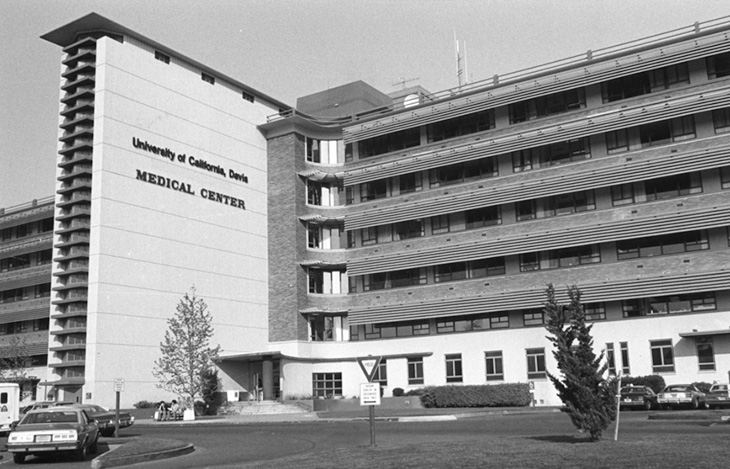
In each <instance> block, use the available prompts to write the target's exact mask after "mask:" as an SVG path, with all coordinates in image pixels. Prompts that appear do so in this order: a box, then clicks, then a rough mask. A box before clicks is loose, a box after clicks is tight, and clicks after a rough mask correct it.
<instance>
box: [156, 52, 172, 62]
mask: <svg viewBox="0 0 730 469" xmlns="http://www.w3.org/2000/svg"><path fill="white" fill-rule="evenodd" d="M155 58H156V59H157V60H159V61H160V62H165V63H166V64H169V63H170V56H169V55H167V54H163V53H162V52H160V51H158V50H156V51H155Z"/></svg>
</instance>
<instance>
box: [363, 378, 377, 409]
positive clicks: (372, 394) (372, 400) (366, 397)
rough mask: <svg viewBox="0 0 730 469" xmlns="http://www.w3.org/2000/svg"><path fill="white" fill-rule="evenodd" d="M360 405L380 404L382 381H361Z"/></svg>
mask: <svg viewBox="0 0 730 469" xmlns="http://www.w3.org/2000/svg"><path fill="white" fill-rule="evenodd" d="M360 405H380V383H360Z"/></svg>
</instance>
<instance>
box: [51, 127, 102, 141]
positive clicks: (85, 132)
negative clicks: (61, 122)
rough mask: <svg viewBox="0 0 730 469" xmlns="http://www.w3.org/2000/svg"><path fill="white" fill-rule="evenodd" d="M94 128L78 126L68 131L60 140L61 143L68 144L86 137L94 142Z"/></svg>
mask: <svg viewBox="0 0 730 469" xmlns="http://www.w3.org/2000/svg"><path fill="white" fill-rule="evenodd" d="M93 135H94V126H93V125H90V124H76V125H74V126H72V127H69V128H67V129H66V131H65V132H64V134H63V135H62V136H61V137H60V138H59V139H58V140H59V141H61V142H68V141H71V140H72V139H76V138H78V137H81V136H84V137H88V138H91V139H92V141H93Z"/></svg>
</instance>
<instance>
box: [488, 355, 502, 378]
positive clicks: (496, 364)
mask: <svg viewBox="0 0 730 469" xmlns="http://www.w3.org/2000/svg"><path fill="white" fill-rule="evenodd" d="M484 361H485V362H486V365H487V381H502V380H504V368H503V364H502V351H501V350H498V351H494V352H484Z"/></svg>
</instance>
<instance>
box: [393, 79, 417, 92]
mask: <svg viewBox="0 0 730 469" xmlns="http://www.w3.org/2000/svg"><path fill="white" fill-rule="evenodd" d="M420 79H421V78H420V77H416V78H404V77H399V78H398V81H396V82H395V83H391V84H392V85H393V86H398V85H400V86H401V87H402V89H406V83H410V82H412V81H418V80H420Z"/></svg>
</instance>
